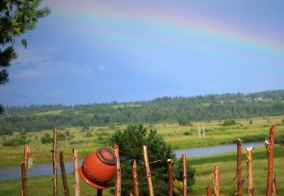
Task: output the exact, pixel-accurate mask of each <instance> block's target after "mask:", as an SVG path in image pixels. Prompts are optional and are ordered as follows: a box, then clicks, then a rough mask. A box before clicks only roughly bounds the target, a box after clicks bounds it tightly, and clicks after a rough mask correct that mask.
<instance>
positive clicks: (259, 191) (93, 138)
mask: <svg viewBox="0 0 284 196" xmlns="http://www.w3.org/2000/svg"><path fill="white" fill-rule="evenodd" d="M283 119H284V117H283V116H279V117H266V118H254V119H238V120H236V121H237V124H236V125H234V126H222V123H223V121H212V122H196V123H193V125H192V126H179V125H177V124H155V125H147V126H149V127H154V128H156V129H157V131H158V133H159V134H160V135H162V137H163V138H164V139H165V141H166V142H167V143H169V144H171V145H172V146H173V147H174V148H175V149H185V148H193V147H200V146H213V145H220V144H226V143H232V142H234V141H236V139H237V138H240V139H242V140H243V141H255V140H256V141H263V139H262V138H263V137H264V138H266V139H268V133H269V128H270V126H271V125H272V124H275V125H276V128H277V132H276V137H277V136H278V135H281V134H282V135H283V134H284V126H283V124H282V122H283ZM203 125H204V128H205V132H206V137H205V138H199V135H198V129H199V128H198V127H200V128H201V129H203ZM125 127H126V126H125V125H124V126H120V127H119V128H120V129H124V128H125ZM66 131H68V132H69V133H70V136H69V137H67V142H66V141H60V142H59V143H58V149H57V150H58V152H59V151H63V152H64V157H65V160H66V161H67V160H72V148H76V149H78V153H79V157H81V158H83V157H85V156H86V155H87V154H88V153H90V152H92V151H94V150H96V149H98V148H101V147H108V148H111V146H112V144H110V143H109V142H108V138H109V136H110V135H111V134H112V133H113V132H114V131H115V128H114V127H90V128H89V130H83V128H66V129H64V130H58V132H59V133H65V132H66ZM45 133H49V134H50V135H51V136H52V130H46V131H43V132H36V133H27V135H26V137H27V139H29V140H30V143H29V146H30V147H31V149H32V157H33V159H34V164H40V163H46V162H52V157H51V153H50V150H51V149H52V144H41V140H40V138H41V137H43V136H44V134H45ZM17 137H19V133H14V134H13V135H12V136H1V137H0V145H1V150H0V168H5V167H11V166H19V165H20V163H21V162H22V161H23V146H18V147H3V146H2V144H3V142H4V141H7V140H10V139H13V138H17ZM266 157H267V155H266V150H265V147H264V146H263V147H258V148H255V149H254V150H253V172H254V185H255V195H265V188H266V176H267V159H266ZM275 157H276V158H275V174H276V180H277V193H278V195H284V171H282V166H281V164H282V162H283V161H284V148H283V146H279V145H276V147H275ZM188 161H189V163H190V165H191V166H193V167H194V168H195V169H196V176H195V178H196V182H195V185H194V186H193V192H192V193H191V194H190V195H205V194H206V189H205V187H207V186H208V185H209V184H212V180H211V179H210V174H211V172H212V170H213V167H214V165H219V167H220V175H221V182H220V183H221V188H220V190H221V193H222V195H234V194H233V193H234V189H235V184H236V183H235V182H234V180H233V179H234V176H235V173H236V153H235V152H233V153H226V154H222V155H215V156H209V157H202V158H190V159H188ZM242 166H243V175H244V176H245V175H246V162H245V155H244V158H243V164H242ZM122 172H123V171H122ZM58 181H59V183H58V185H59V195H64V194H63V188H62V185H61V176H58ZM73 182H74V177H73V175H68V183H69V189H70V192H71V193H72V194H71V195H74V194H73V193H74V189H73ZM0 184H1V189H0V195H19V194H20V189H21V180H7V181H2V182H0ZM80 184H81V195H95V192H96V191H95V190H93V189H91V188H90V187H88V186H86V185H85V183H84V182H82V181H81V183H80ZM245 188H246V181H245V183H244V191H245ZM28 190H29V195H38V193H40V192H41V193H45V195H52V180H51V176H38V177H31V178H28ZM104 195H111V194H110V193H109V191H108V190H105V191H104Z"/></svg>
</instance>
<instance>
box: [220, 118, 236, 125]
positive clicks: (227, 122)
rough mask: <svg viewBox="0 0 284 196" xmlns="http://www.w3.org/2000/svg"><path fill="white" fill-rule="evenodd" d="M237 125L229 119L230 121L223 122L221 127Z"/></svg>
mask: <svg viewBox="0 0 284 196" xmlns="http://www.w3.org/2000/svg"><path fill="white" fill-rule="evenodd" d="M236 124H237V123H236V120H233V119H231V120H225V121H224V122H223V126H231V125H236Z"/></svg>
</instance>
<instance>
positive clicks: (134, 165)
mask: <svg viewBox="0 0 284 196" xmlns="http://www.w3.org/2000/svg"><path fill="white" fill-rule="evenodd" d="M132 180H133V187H134V189H133V190H134V193H133V196H139V184H138V175H137V163H136V160H135V159H133V160H132Z"/></svg>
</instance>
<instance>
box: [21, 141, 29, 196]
mask: <svg viewBox="0 0 284 196" xmlns="http://www.w3.org/2000/svg"><path fill="white" fill-rule="evenodd" d="M30 155H31V149H30V147H29V146H28V145H26V144H25V145H24V161H23V162H22V163H21V176H22V192H21V195H22V196H27V195H28V187H27V171H28V159H29V156H30Z"/></svg>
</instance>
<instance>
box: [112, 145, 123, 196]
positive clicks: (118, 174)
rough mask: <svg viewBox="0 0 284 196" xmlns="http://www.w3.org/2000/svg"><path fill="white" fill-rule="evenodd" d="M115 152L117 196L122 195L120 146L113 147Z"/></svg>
mask: <svg viewBox="0 0 284 196" xmlns="http://www.w3.org/2000/svg"><path fill="white" fill-rule="evenodd" d="M112 149H113V152H114V154H115V156H116V181H115V196H120V195H121V167H120V159H119V146H118V145H117V144H114V145H113V146H112Z"/></svg>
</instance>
